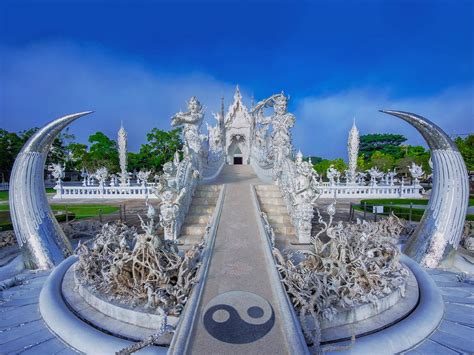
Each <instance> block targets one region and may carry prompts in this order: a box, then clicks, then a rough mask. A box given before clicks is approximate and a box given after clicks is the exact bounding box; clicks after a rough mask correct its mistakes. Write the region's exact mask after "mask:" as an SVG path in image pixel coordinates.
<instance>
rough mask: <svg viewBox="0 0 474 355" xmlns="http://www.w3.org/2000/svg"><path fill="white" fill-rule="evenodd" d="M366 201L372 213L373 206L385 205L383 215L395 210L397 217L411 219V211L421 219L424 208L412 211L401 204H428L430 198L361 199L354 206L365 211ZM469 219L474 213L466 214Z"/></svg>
mask: <svg viewBox="0 0 474 355" xmlns="http://www.w3.org/2000/svg"><path fill="white" fill-rule="evenodd" d="M364 203H366V204H367V212H370V213H372V206H384V213H383V215H388V214H390V212H393V213H394V214H395V215H396V216H397V217H400V218H403V219H406V220H409V219H410V213H411V220H412V221H420V220H421V217H423V214H424V213H425V210H424V209H421V208H412V209H411V212H410V208H409V207H405V206H404V207H402V206H400V205H409V204H410V203H413V205H415V206H416V205H427V204H428V200H423V199H408V198H405V199H403V198H399V199H370V200H361V201H360V205H354V206H353V208H354V209H355V210H357V211H362V212H363V211H364ZM469 205H470V206H472V205H474V199H472V198H471V199H469ZM466 220H467V221H474V215H472V214H469V215H467V216H466Z"/></svg>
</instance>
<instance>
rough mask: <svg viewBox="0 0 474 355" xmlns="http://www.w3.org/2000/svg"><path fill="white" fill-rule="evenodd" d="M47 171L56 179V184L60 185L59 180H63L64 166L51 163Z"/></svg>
mask: <svg viewBox="0 0 474 355" xmlns="http://www.w3.org/2000/svg"><path fill="white" fill-rule="evenodd" d="M48 170H49V171H51V175H52V176H53V178H55V179H56V184H58V185H61V180H62V179H64V176H65V171H66V165H65V164H64V165H61V164H59V163H52V164H51V165H50V166H49V167H48Z"/></svg>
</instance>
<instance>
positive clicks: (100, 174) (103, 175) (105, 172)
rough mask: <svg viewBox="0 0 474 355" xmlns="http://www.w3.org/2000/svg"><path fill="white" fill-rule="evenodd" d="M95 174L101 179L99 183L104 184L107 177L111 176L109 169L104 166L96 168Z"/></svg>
mask: <svg viewBox="0 0 474 355" xmlns="http://www.w3.org/2000/svg"><path fill="white" fill-rule="evenodd" d="M94 176H95V178H96V179H97V180H98V181H99V185H100V186H104V184H105V182H106V180H107V178H108V177H109V171H108V170H107V168H106V167H104V166H103V167H102V168H99V169H97V170H96V172H95V173H94Z"/></svg>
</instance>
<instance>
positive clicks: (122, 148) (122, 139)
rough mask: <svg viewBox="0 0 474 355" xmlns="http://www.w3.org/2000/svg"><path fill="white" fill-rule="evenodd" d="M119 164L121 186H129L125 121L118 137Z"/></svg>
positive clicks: (121, 123) (121, 125)
mask: <svg viewBox="0 0 474 355" xmlns="http://www.w3.org/2000/svg"><path fill="white" fill-rule="evenodd" d="M117 145H118V153H119V162H120V185H121V186H126V185H127V178H128V173H127V132H126V131H125V128H123V121H121V122H120V129H119V131H118V137H117Z"/></svg>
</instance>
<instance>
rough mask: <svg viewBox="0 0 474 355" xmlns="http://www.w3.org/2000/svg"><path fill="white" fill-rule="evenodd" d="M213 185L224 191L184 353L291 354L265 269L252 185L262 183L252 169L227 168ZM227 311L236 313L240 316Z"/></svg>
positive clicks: (278, 308)
mask: <svg viewBox="0 0 474 355" xmlns="http://www.w3.org/2000/svg"><path fill="white" fill-rule="evenodd" d="M213 183H214V184H217V183H219V184H227V188H226V194H225V197H224V204H223V209H222V214H221V219H220V223H219V226H218V229H217V235H216V240H215V245H214V250H213V253H212V259H211V263H210V267H209V274H208V278H207V280H206V281H205V286H204V291H203V295H202V298H201V302H200V305H199V308H198V312H197V316H196V318H195V319H196V320H195V323H194V329H193V333H192V335H191V342H190V347H189V349H188V351H187V352H188V353H192V354H263V353H266V354H285V353H290V351H289V350H288V346H287V341H286V336H285V329H284V326H283V323H282V321H281V319H282V317H281V309H280V307H281V305H280V304H279V303H278V299H277V296H276V295H275V294H274V292H273V291H272V289H273V288H272V285H271V281H272V278H271V276H270V272H271V270H269V268H270V267H273V266H272V265H269V264H268V263H267V262H266V258H265V254H264V252H265V251H264V248H265V245H264V243H263V241H262V239H261V238H260V236H259V229H258V224H257V216H256V212H255V207H254V205H253V202H252V195H251V189H250V185H251V184H258V183H261V181H260V180H259V179H258V178H257V176H256V175H255V174H254V172H253V170H252V168H251V167H250V166H245V165H240V166H226V167H225V168H224V169H223V171H222V173H221V174H220V176H219V177H218V180H217V181H214V182H213ZM247 303H248V304H247ZM228 305H232V307H235V308H238V310H237V311H238V313H236V312H234V311H233V309H232V308H229V307H228ZM239 305H241V307H239ZM249 306H250V308H249ZM251 306H254V307H251ZM255 306H259V307H260V308H259V307H255Z"/></svg>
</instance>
